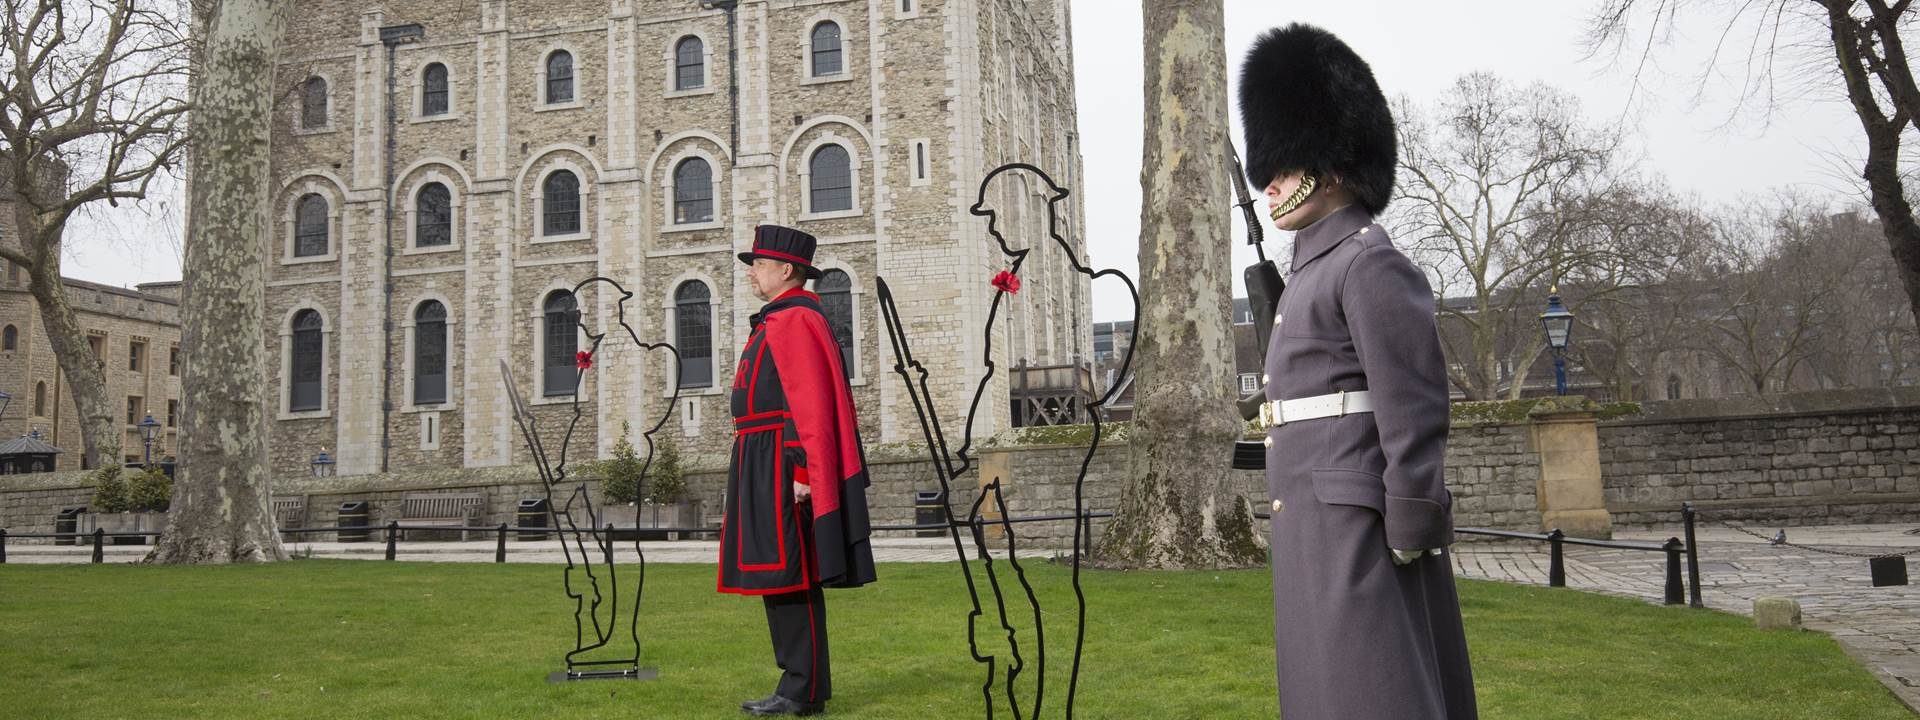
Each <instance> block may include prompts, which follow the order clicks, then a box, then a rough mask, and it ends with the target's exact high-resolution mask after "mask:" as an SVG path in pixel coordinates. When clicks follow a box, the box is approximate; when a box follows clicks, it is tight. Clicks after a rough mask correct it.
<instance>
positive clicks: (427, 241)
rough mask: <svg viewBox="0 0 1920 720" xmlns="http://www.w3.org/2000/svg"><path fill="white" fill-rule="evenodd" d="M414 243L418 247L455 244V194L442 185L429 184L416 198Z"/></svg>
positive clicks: (422, 188)
mask: <svg viewBox="0 0 1920 720" xmlns="http://www.w3.org/2000/svg"><path fill="white" fill-rule="evenodd" d="M413 223H414V227H413V243H414V245H415V246H416V247H445V246H447V245H452V244H453V193H452V192H451V191H449V190H447V186H446V185H443V184H441V183H437V182H435V183H427V184H426V185H424V186H421V188H420V194H419V195H418V196H417V197H415V198H414V215H413Z"/></svg>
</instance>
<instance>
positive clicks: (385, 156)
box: [380, 23, 427, 473]
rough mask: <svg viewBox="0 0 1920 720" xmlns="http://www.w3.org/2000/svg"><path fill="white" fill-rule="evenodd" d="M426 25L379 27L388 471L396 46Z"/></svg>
mask: <svg viewBox="0 0 1920 720" xmlns="http://www.w3.org/2000/svg"><path fill="white" fill-rule="evenodd" d="M426 35H427V29H426V28H425V27H423V26H421V25H420V24H419V23H408V24H406V25H388V26H386V27H383V28H380V43H381V44H383V45H386V46H387V128H386V131H387V138H386V150H385V152H383V153H381V154H382V157H381V164H382V165H384V166H385V169H384V171H383V173H382V175H383V177H384V181H383V182H382V183H381V185H380V186H381V191H382V192H381V194H380V204H381V207H382V208H383V210H382V215H383V217H384V219H385V222H383V223H381V226H380V227H381V230H382V238H383V240H382V243H381V249H382V251H383V252H384V253H385V258H386V260H385V262H383V263H381V266H382V269H383V272H384V274H385V277H384V278H383V279H382V283H381V287H380V295H381V297H380V472H382V473H385V472H386V471H387V464H388V461H389V460H390V459H391V456H392V454H393V423H392V420H393V189H394V188H393V182H394V178H393V153H394V150H395V146H396V145H397V141H396V140H395V138H394V131H395V130H396V129H397V127H398V124H399V117H400V114H399V111H398V110H397V109H396V107H395V106H396V105H397V103H396V102H395V100H396V98H395V97H394V96H395V94H396V92H397V88H396V87H395V81H394V71H393V64H394V50H395V49H396V48H397V47H399V46H400V44H402V43H414V42H420V41H421V40H422V39H425V38H426Z"/></svg>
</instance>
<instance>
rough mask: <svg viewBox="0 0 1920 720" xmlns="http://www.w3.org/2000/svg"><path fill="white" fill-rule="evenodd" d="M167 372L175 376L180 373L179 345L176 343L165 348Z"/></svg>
mask: <svg viewBox="0 0 1920 720" xmlns="http://www.w3.org/2000/svg"><path fill="white" fill-rule="evenodd" d="M167 374H168V375H173V376H175V377H178V376H179V375H180V346H178V345H175V346H173V347H170V348H167Z"/></svg>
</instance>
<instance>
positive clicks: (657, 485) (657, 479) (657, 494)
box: [647, 438, 687, 505]
mask: <svg viewBox="0 0 1920 720" xmlns="http://www.w3.org/2000/svg"><path fill="white" fill-rule="evenodd" d="M686 494H687V479H686V477H685V474H684V473H683V472H682V471H681V469H680V449H679V448H677V447H674V445H673V440H671V439H668V438H661V439H660V442H659V443H657V444H656V445H655V446H654V454H653V467H650V468H647V501H648V502H652V503H658V504H661V505H672V504H674V503H677V502H680V500H681V499H683V498H685V497H686Z"/></svg>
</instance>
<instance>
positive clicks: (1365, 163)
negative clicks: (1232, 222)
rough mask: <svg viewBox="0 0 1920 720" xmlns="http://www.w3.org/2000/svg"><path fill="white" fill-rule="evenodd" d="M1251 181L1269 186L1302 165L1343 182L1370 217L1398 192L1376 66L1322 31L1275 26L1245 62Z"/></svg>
mask: <svg viewBox="0 0 1920 720" xmlns="http://www.w3.org/2000/svg"><path fill="white" fill-rule="evenodd" d="M1240 121H1241V125H1242V126H1243V127H1244V128H1245V129H1246V133H1247V163H1246V166H1247V180H1248V182H1251V183H1252V184H1253V186H1254V188H1255V189H1256V191H1257V189H1258V188H1263V187H1266V186H1267V184H1268V183H1270V182H1273V178H1275V177H1276V176H1278V175H1280V174H1281V173H1283V172H1287V171H1293V170H1302V171H1306V172H1308V173H1311V174H1314V175H1318V176H1320V177H1321V178H1322V179H1333V180H1338V181H1339V182H1340V184H1342V185H1344V186H1346V187H1347V189H1348V190H1351V191H1352V192H1353V194H1354V196H1355V197H1356V198H1357V199H1358V200H1359V202H1360V205H1361V206H1362V207H1365V208H1366V209H1367V212H1368V213H1369V214H1373V215H1378V214H1380V211H1381V210H1384V209H1386V207H1387V201H1388V200H1389V199H1391V198H1392V197H1393V170H1394V153H1395V152H1396V147H1395V146H1396V143H1395V137H1394V129H1393V113H1392V112H1391V111H1390V110H1389V109H1388V108H1387V98H1386V96H1384V95H1382V94H1381V93H1380V84H1379V83H1377V82H1375V81H1374V79H1373V69H1372V68H1369V67H1367V62H1366V61H1365V60H1361V59H1360V56H1359V55H1358V54H1355V53H1354V52H1353V48H1350V47H1347V44H1346V43H1344V42H1341V41H1340V38H1337V37H1334V36H1333V33H1330V32H1327V31H1325V30H1322V29H1320V28H1317V27H1314V26H1311V25H1303V24H1300V23H1294V24H1292V25H1288V26H1286V27H1284V28H1276V29H1273V30H1268V31H1267V32H1265V33H1263V34H1261V36H1260V37H1259V39H1257V40H1255V41H1254V43H1253V49H1251V50H1248V51H1247V57H1246V60H1245V62H1243V63H1242V64H1241V66H1240Z"/></svg>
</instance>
